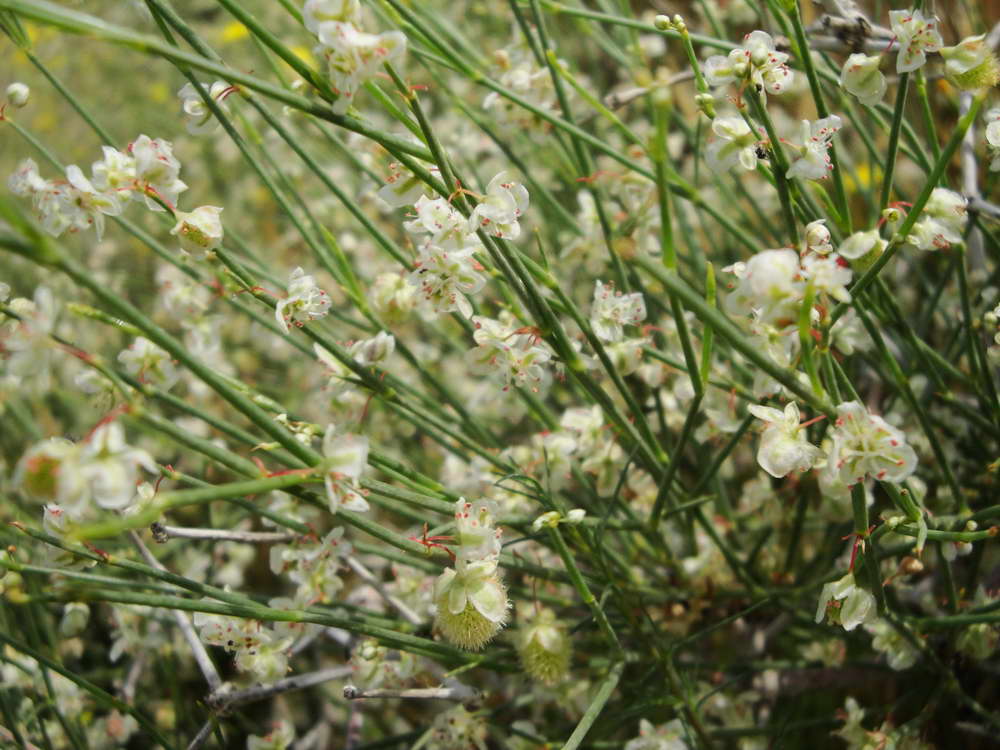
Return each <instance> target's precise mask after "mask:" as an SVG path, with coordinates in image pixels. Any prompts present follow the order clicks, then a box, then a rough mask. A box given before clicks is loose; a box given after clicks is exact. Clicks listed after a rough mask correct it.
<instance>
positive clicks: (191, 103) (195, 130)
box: [177, 81, 233, 135]
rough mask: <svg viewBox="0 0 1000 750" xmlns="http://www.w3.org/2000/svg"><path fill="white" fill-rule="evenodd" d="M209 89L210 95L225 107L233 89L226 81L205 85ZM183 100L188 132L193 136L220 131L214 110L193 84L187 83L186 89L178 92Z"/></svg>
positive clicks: (182, 105)
mask: <svg viewBox="0 0 1000 750" xmlns="http://www.w3.org/2000/svg"><path fill="white" fill-rule="evenodd" d="M203 86H205V88H207V89H208V95H209V96H210V97H211V98H212V99H213V100H214V101H215V103H216V104H218V105H219V106H220V107H221V106H223V102H224V100H225V98H226V96H228V95H229V94H230V93H232V91H233V88H232V87H231V86H230V85H229V84H228V83H226V82H225V81H216V82H215V83H213V84H212V85H211V86H207V85H204V84H203ZM177 96H179V97H180V100H181V108H182V109H183V110H184V114H185V115H187V118H188V119H187V125H186V127H187V131H188V132H189V133H190V134H191V135H200V134H202V133H211V132H213V131H215V130H216V129H218V127H219V122H218V121H217V120H216V119H215V118H214V116H213V115H212V110H210V109H209V108H208V106H207V105H206V104H205V100H204V99H202V98H201V94H200V93H199V92H198V90H197V89H195V87H194V85H193V84H191V83H185V84H184V87H183V88H182V89H181V90H180V91H178V92H177Z"/></svg>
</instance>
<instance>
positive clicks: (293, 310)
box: [274, 268, 330, 333]
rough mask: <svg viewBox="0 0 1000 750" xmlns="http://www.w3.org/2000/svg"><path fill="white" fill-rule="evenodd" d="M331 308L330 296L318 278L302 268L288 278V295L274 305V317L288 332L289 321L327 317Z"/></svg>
mask: <svg viewBox="0 0 1000 750" xmlns="http://www.w3.org/2000/svg"><path fill="white" fill-rule="evenodd" d="M329 309H330V297H329V296H328V295H327V293H326V292H324V291H323V290H322V289H320V288H319V286H318V285H317V284H316V279H314V278H313V277H312V276H310V275H308V274H307V273H306V272H305V271H304V270H302V269H301V268H296V269H295V270H294V271H292V274H291V276H289V278H288V295H287V296H286V297H285V298H284V299H282V300H279V301H278V304H277V305H275V307H274V318H275V320H277V321H278V325H279V326H281V329H282V330H283V331H284V332H285V333H288V323H289V321H298V322H301V321H303V319H305V320H318V319H320V318H322V317H325V316H326V314H327V312H328V311H329Z"/></svg>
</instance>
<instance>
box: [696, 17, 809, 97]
mask: <svg viewBox="0 0 1000 750" xmlns="http://www.w3.org/2000/svg"><path fill="white" fill-rule="evenodd" d="M787 61H788V55H787V54H786V53H784V52H778V51H777V49H776V48H775V46H774V39H772V38H771V35H770V34H768V33H767V32H764V31H752V32H750V33H749V34H747V35H746V36H745V37H744V38H743V46H742V47H739V48H737V49H734V50H733V51H732V52H730V53H729V55H728V56H727V57H723V56H721V55H714V56H712V57H710V58H708V59H707V60H706V61H705V68H704V74H705V79H706V81H707V82H708V85H709V86H713V87H715V86H724V85H726V84H729V83H738V82H749V83H751V84H752V85H753V86H754V87H755V88H756V89H757V90H758V91H765V92H767V93H768V94H780V93H781V92H782V91H784V90H785V89H787V88H788V86H789V85H790V84H791V82H792V71H791V70H790V69H789V68H788V66H787V65H786V64H785V63H786V62H787Z"/></svg>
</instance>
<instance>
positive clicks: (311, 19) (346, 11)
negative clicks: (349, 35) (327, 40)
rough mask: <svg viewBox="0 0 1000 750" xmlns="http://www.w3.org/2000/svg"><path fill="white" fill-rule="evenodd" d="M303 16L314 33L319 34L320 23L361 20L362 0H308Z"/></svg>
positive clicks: (308, 27)
mask: <svg viewBox="0 0 1000 750" xmlns="http://www.w3.org/2000/svg"><path fill="white" fill-rule="evenodd" d="M302 18H303V20H304V21H305V24H306V28H307V29H309V31H311V32H312V33H313V34H319V27H320V25H321V24H324V23H327V22H329V21H342V22H345V23H358V22H360V21H361V0H306V4H305V5H304V6H302Z"/></svg>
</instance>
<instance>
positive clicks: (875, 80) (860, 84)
mask: <svg viewBox="0 0 1000 750" xmlns="http://www.w3.org/2000/svg"><path fill="white" fill-rule="evenodd" d="M881 62H882V56H881V55H866V54H864V53H861V52H858V53H856V54H853V55H851V56H850V57H848V58H847V62H845V63H844V69H843V70H842V71H841V72H840V85H841V86H843V87H844V88H845V89H846V90H847V92H848V93H849V94H853V95H854V96H856V97H857V98H858V101H859V102H861V103H862V104H864V105H866V106H868V107H874V106H875V105H876V104H878V103H879V102H880V101H882V97H883V96H885V90H886V88H887V87H888V83H886V80H885V76H884V75H882V72H881V71H880V70H879V69H878V67H879V64H880V63H881Z"/></svg>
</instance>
